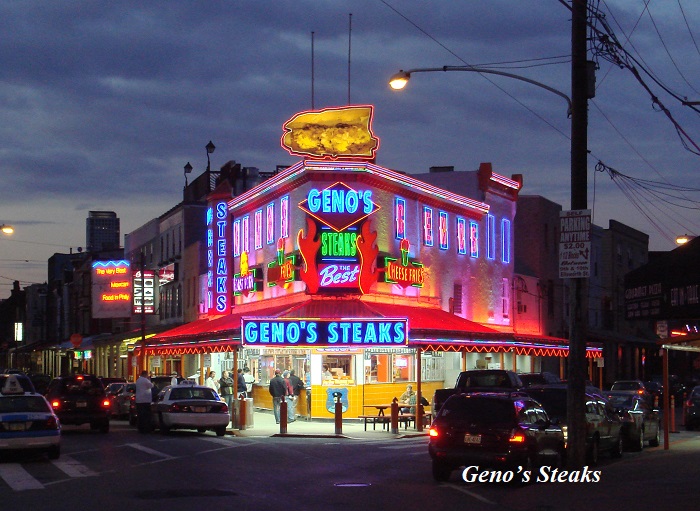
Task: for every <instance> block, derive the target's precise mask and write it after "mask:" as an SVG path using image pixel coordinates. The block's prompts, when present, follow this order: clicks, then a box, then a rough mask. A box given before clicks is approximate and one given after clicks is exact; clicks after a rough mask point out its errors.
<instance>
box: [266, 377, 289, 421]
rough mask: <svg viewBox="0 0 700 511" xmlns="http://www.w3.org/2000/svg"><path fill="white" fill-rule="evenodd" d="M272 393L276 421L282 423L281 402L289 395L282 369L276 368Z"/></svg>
mask: <svg viewBox="0 0 700 511" xmlns="http://www.w3.org/2000/svg"><path fill="white" fill-rule="evenodd" d="M270 395H271V396H272V409H273V411H274V413H275V422H276V423H277V424H279V423H280V404H281V403H282V400H283V399H284V396H286V395H287V387H286V386H285V384H284V379H283V378H282V371H280V370H279V369H275V377H274V378H272V379H271V380H270Z"/></svg>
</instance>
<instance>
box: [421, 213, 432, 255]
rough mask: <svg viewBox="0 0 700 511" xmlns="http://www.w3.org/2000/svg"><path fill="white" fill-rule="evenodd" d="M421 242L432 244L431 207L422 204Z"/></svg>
mask: <svg viewBox="0 0 700 511" xmlns="http://www.w3.org/2000/svg"><path fill="white" fill-rule="evenodd" d="M423 244H424V245H426V246H428V247H432V246H433V209H432V208H429V207H428V206H423Z"/></svg>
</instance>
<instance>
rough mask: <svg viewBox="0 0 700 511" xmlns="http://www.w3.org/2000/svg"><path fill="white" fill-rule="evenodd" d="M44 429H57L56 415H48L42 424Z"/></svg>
mask: <svg viewBox="0 0 700 511" xmlns="http://www.w3.org/2000/svg"><path fill="white" fill-rule="evenodd" d="M44 426H45V428H46V429H52V430H53V429H58V421H57V420H56V417H50V418H49V419H48V420H47V421H46V423H45V424H44Z"/></svg>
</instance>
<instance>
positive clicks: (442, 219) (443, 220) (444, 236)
mask: <svg viewBox="0 0 700 511" xmlns="http://www.w3.org/2000/svg"><path fill="white" fill-rule="evenodd" d="M438 237H439V240H440V250H447V249H448V248H449V230H448V228H447V213H445V212H444V211H440V214H439V220H438Z"/></svg>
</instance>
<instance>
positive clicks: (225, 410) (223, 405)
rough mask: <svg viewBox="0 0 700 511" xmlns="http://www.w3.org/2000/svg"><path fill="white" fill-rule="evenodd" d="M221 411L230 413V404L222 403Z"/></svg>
mask: <svg viewBox="0 0 700 511" xmlns="http://www.w3.org/2000/svg"><path fill="white" fill-rule="evenodd" d="M221 411H222V412H226V413H228V406H226V403H224V404H222V405H221Z"/></svg>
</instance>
